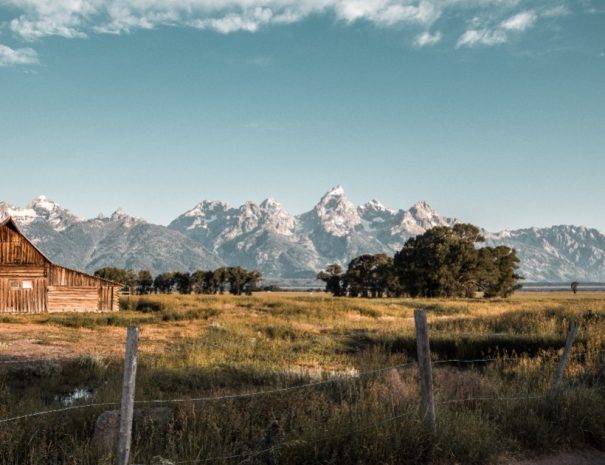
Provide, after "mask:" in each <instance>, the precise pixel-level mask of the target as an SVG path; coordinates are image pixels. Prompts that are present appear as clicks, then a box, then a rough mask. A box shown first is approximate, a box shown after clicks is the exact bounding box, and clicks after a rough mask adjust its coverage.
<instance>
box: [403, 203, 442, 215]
mask: <svg viewBox="0 0 605 465" xmlns="http://www.w3.org/2000/svg"><path fill="white" fill-rule="evenodd" d="M410 212H411V213H412V214H413V215H414V216H415V217H416V218H418V219H421V218H423V219H430V218H433V217H435V216H438V215H437V212H436V211H435V209H434V208H433V207H431V206H430V205H429V204H428V202H425V201H420V202H416V203H415V204H414V205H413V206H412V208H410Z"/></svg>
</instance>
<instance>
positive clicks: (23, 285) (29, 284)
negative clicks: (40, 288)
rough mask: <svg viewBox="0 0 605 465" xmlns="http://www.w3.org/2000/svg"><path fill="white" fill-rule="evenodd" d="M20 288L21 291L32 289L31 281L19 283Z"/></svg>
mask: <svg viewBox="0 0 605 465" xmlns="http://www.w3.org/2000/svg"><path fill="white" fill-rule="evenodd" d="M21 287H22V288H23V289H33V288H34V283H32V282H31V281H23V282H22V283H21Z"/></svg>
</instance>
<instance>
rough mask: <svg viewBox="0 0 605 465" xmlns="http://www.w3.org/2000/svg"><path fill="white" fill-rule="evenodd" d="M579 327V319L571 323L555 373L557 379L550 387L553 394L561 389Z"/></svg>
mask: <svg viewBox="0 0 605 465" xmlns="http://www.w3.org/2000/svg"><path fill="white" fill-rule="evenodd" d="M579 327H580V325H579V324H578V322H577V321H572V322H571V324H570V325H569V332H568V333H567V342H565V349H564V350H563V356H562V357H561V360H560V361H559V366H558V367H557V372H556V373H555V379H553V382H552V386H551V388H550V392H551V394H555V393H556V392H557V391H558V390H559V384H560V383H561V379H562V378H563V374H564V373H565V366H566V365H567V361H568V360H569V354H570V353H571V346H572V345H573V342H574V340H575V339H576V334H577V333H578V328H579Z"/></svg>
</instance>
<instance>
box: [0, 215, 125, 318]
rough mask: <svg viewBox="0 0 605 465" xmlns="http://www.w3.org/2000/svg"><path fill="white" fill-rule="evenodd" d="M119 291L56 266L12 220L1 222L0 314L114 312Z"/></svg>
mask: <svg viewBox="0 0 605 465" xmlns="http://www.w3.org/2000/svg"><path fill="white" fill-rule="evenodd" d="M121 288H122V285H120V284H118V283H115V282H112V281H108V280H106V279H102V278H98V277H96V276H91V275H89V274H86V273H82V272H80V271H76V270H72V269H69V268H66V267H64V266H60V265H55V264H54V263H52V262H51V261H50V260H49V259H48V258H47V257H46V256H45V255H44V254H43V253H42V252H40V250H38V248H37V247H36V246H35V245H34V244H33V243H32V242H31V241H29V240H28V239H27V238H26V237H25V235H23V233H22V232H21V230H20V229H19V227H18V226H17V224H16V223H15V222H14V221H13V219H12V218H10V217H9V218H7V219H6V220H4V221H2V222H0V313H40V312H64V311H77V312H89V311H102V312H110V311H115V310H118V309H119V301H118V299H119V294H120V289H121Z"/></svg>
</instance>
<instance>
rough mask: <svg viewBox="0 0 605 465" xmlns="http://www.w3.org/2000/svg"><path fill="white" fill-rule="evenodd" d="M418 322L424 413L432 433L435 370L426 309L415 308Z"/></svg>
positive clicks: (418, 347) (417, 347)
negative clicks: (433, 370)
mask: <svg viewBox="0 0 605 465" xmlns="http://www.w3.org/2000/svg"><path fill="white" fill-rule="evenodd" d="M414 322H415V323H416V349H417V352H418V368H419V370H420V389H421V394H422V404H421V405H422V414H423V415H424V421H425V422H426V425H427V426H428V427H429V429H430V431H431V432H432V433H434V432H435V398H434V395H433V372H432V369H431V348H430V344H429V330H428V324H427V321H426V311H425V310H414Z"/></svg>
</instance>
